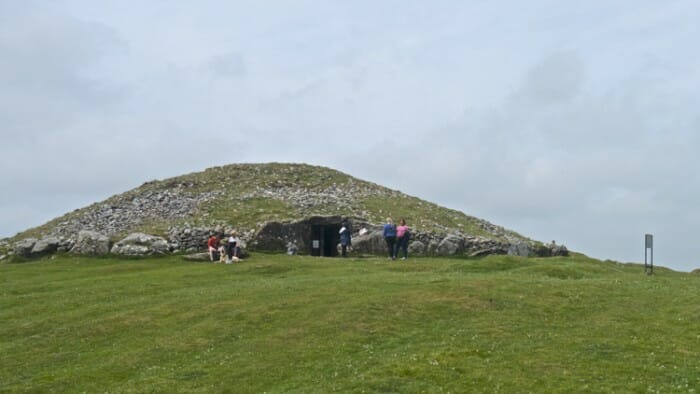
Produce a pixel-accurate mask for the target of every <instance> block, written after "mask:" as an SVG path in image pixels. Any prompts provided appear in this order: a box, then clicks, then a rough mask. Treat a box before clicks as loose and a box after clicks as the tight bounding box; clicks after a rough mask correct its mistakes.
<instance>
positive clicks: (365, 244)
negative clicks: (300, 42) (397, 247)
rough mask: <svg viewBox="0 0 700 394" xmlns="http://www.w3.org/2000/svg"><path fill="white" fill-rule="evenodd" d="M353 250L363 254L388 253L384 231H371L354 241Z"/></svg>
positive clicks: (355, 238)
mask: <svg viewBox="0 0 700 394" xmlns="http://www.w3.org/2000/svg"><path fill="white" fill-rule="evenodd" d="M352 249H353V251H355V252H358V253H362V254H384V253H386V242H385V241H384V235H383V233H382V230H374V231H369V232H367V233H365V234H362V235H358V236H356V237H354V238H353V239H352Z"/></svg>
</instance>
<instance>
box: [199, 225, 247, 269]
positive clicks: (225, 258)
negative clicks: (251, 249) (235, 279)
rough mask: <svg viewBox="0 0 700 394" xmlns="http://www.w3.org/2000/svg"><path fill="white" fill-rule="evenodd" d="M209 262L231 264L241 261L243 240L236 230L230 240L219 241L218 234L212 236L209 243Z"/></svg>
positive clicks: (232, 232)
mask: <svg viewBox="0 0 700 394" xmlns="http://www.w3.org/2000/svg"><path fill="white" fill-rule="evenodd" d="M207 248H208V249H209V260H211V262H213V263H226V264H231V263H233V262H234V261H240V260H241V240H240V238H238V232H237V231H236V230H233V231H231V235H230V236H229V237H228V240H226V241H224V240H223V239H222V240H219V238H217V237H216V234H212V235H211V236H210V237H209V240H208V241H207Z"/></svg>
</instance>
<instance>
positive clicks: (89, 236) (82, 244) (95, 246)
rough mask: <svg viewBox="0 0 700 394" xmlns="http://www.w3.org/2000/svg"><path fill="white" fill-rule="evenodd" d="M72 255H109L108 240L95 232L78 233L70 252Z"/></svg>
mask: <svg viewBox="0 0 700 394" xmlns="http://www.w3.org/2000/svg"><path fill="white" fill-rule="evenodd" d="M70 252H71V253H73V254H84V255H103V254H107V253H109V238H107V236H105V235H103V234H100V233H98V232H96V231H86V230H83V231H80V232H79V233H78V240H77V241H76V242H75V245H73V248H72V249H71V250H70Z"/></svg>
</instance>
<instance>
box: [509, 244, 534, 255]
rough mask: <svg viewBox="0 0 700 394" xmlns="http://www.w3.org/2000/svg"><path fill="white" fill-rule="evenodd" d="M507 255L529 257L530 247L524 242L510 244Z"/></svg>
mask: <svg viewBox="0 0 700 394" xmlns="http://www.w3.org/2000/svg"><path fill="white" fill-rule="evenodd" d="M508 254H509V255H511V256H521V257H527V256H529V255H530V247H529V246H528V244H526V243H525V242H519V243H515V244H510V246H508Z"/></svg>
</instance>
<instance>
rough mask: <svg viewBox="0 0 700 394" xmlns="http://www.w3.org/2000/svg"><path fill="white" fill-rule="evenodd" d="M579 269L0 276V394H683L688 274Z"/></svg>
mask: <svg viewBox="0 0 700 394" xmlns="http://www.w3.org/2000/svg"><path fill="white" fill-rule="evenodd" d="M642 271H643V270H642V268H640V267H639V266H632V265H621V264H616V263H613V262H600V261H597V260H592V259H588V258H586V257H583V256H574V257H568V258H551V259H534V258H531V259H524V258H516V257H506V256H492V257H488V258H483V259H446V258H420V259H411V260H409V261H407V262H390V261H387V260H385V259H381V258H366V259H346V260H343V259H324V258H313V257H306V256H285V255H264V254H256V255H254V256H253V257H252V258H250V259H248V260H247V261H245V262H244V263H241V264H237V265H214V264H208V263H190V262H185V261H184V260H182V259H181V257H179V256H170V257H165V258H158V259H145V260H119V259H114V258H76V257H67V256H62V257H57V258H55V259H52V260H48V259H47V260H42V261H36V262H26V263H18V264H1V265H0V296H1V297H0V392H268V393H282V392H284V393H287V392H304V393H307V392H318V393H327V392H334V391H338V392H358V393H360V392H370V393H371V392H397V393H405V392H429V393H439V392H444V393H447V392H452V393H462V392H660V393H669V392H696V391H700V360H699V359H698V351H699V349H700V276H697V275H692V274H687V273H678V272H673V271H669V270H663V269H658V270H657V272H656V274H655V275H654V276H647V275H644V274H643V272H642Z"/></svg>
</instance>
